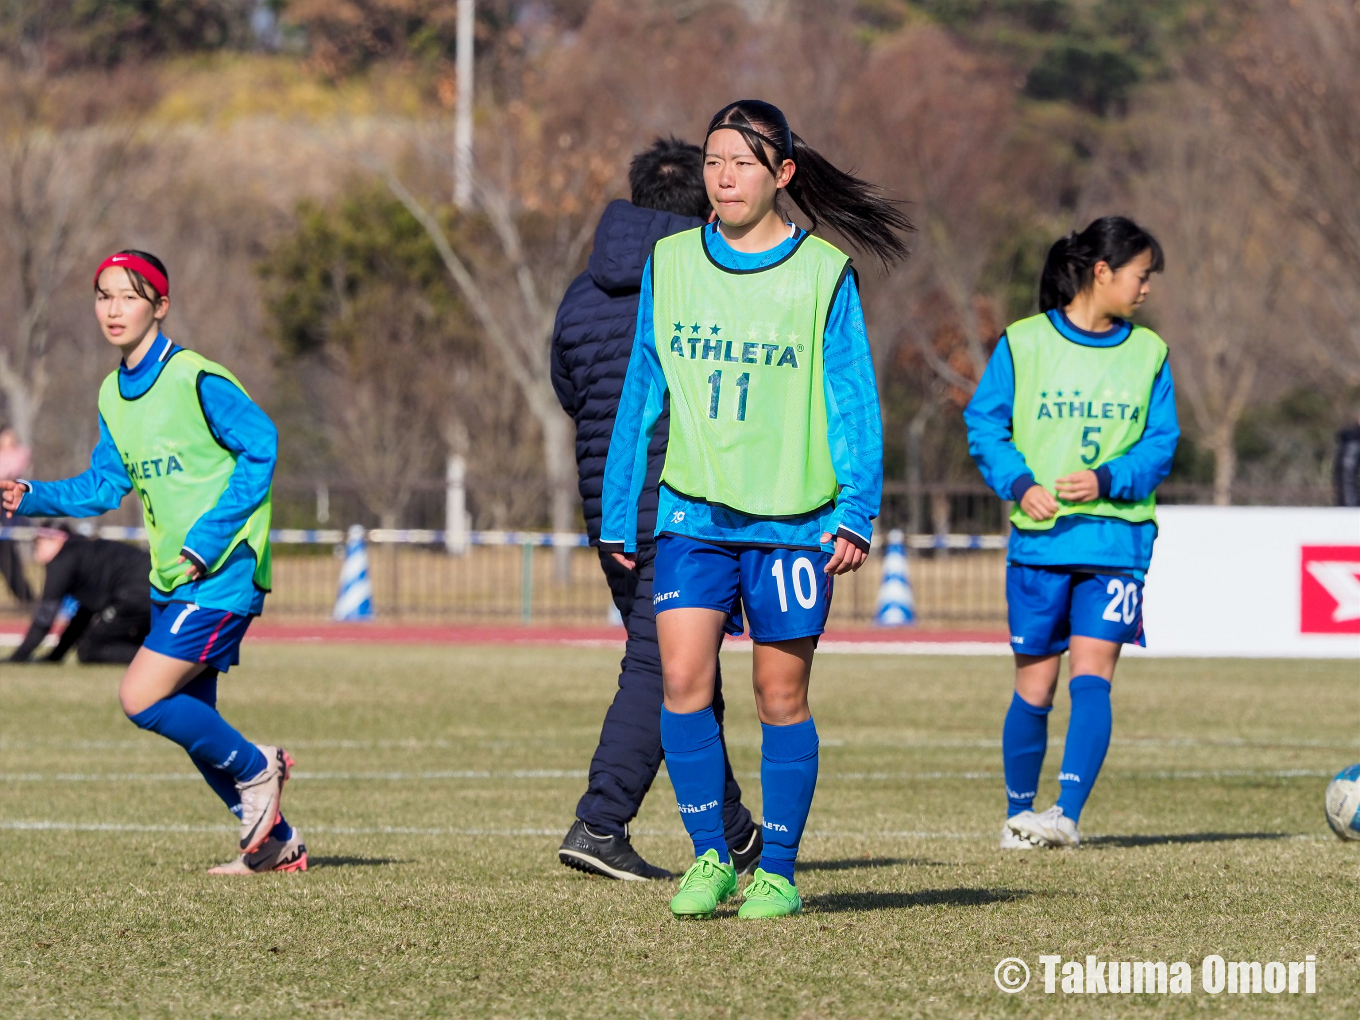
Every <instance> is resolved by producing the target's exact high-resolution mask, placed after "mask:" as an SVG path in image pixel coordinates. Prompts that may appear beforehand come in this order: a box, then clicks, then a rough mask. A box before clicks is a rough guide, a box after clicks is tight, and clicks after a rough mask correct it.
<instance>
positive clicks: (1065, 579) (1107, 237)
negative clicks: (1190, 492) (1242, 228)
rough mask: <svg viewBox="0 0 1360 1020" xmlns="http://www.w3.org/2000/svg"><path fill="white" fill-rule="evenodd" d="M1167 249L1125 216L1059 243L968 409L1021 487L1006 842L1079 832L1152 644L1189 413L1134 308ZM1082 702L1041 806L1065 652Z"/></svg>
mask: <svg viewBox="0 0 1360 1020" xmlns="http://www.w3.org/2000/svg"><path fill="white" fill-rule="evenodd" d="M1162 265H1163V258H1162V249H1161V246H1160V245H1159V244H1158V243H1157V240H1156V238H1154V237H1153V236H1152V235H1151V234H1149V233H1148V232H1147V231H1145V230H1143V229H1142V228H1141V227H1139V226H1138V225H1137V224H1136V223H1134V222H1133V221H1132V220H1129V219H1126V218H1124V217H1122V216H1107V217H1105V218H1103V219H1098V220H1096V221H1095V222H1094V223H1092V224H1091V225H1090V226H1088V227H1087V228H1086V229H1085V230H1083V231H1082V232H1081V233H1079V234H1077V233H1073V234H1069V235H1068V236H1066V237H1064V238H1062V239H1060V240H1059V241H1057V242H1056V243H1055V244H1054V245H1053V247H1052V248H1051V249H1050V250H1049V253H1048V258H1047V260H1046V261H1045V263H1044V271H1043V278H1042V280H1041V282H1040V287H1039V307H1040V309H1041V311H1040V314H1038V315H1035V316H1031V317H1030V318H1028V319H1021V320H1020V321H1019V322H1016V323H1012V324H1011V325H1010V326H1009V327H1008V328H1007V329H1006V332H1005V333H1004V334H1002V336H1001V339H1000V341H999V342H998V343H997V346H996V350H995V351H993V352H992V357H991V360H990V361H989V362H988V365H987V369H986V371H985V372H984V373H983V375H982V379H981V380H980V381H979V383H978V387H977V390H976V391H975V392H974V394H973V397H972V399H971V400H970V401H969V403H968V407H967V409H966V410H965V411H964V420H965V421H966V422H967V424H968V448H969V451H970V452H971V453H972V454H973V457H974V459H975V460H976V461H977V465H978V468H979V469H980V470H981V471H982V475H983V477H984V478H985V479H986V480H987V484H988V485H990V486H991V487H992V488H993V489H994V490H995V491H996V493H997V495H999V496H1000V497H1001V498H1002V499H1009V500H1014V501H1015V509H1014V511H1013V512H1012V513H1011V524H1012V531H1011V537H1010V544H1009V550H1008V552H1007V561H1008V562H1007V566H1006V603H1007V607H1008V614H1009V618H1010V633H1011V649H1012V651H1013V652H1014V653H1015V693H1014V695H1013V696H1012V698H1011V705H1010V709H1009V711H1008V712H1007V714H1006V722H1005V726H1004V728H1003V730H1002V738H1001V754H1002V760H1003V763H1004V768H1005V776H1006V797H1007V802H1008V817H1007V820H1006V824H1005V825H1004V827H1003V828H1002V830H1001V848H1002V849H1003V850H1023V849H1027V848H1029V847H1036V846H1038V847H1075V846H1077V845H1078V844H1079V843H1080V842H1081V837H1080V835H1079V834H1078V831H1077V822H1078V819H1079V818H1080V816H1081V811H1082V808H1083V807H1084V806H1085V804H1086V799H1087V797H1088V796H1089V795H1090V793H1091V787H1092V786H1093V785H1094V783H1095V781H1096V776H1097V775H1098V774H1099V772H1100V767H1101V764H1102V763H1103V762H1104V761H1105V752H1106V750H1107V749H1108V748H1109V746H1110V731H1111V727H1112V716H1111V710H1110V681H1111V680H1113V679H1114V671H1115V666H1116V664H1117V663H1118V661H1119V652H1120V649H1121V648H1122V647H1123V646H1124V645H1125V644H1129V643H1133V644H1138V645H1142V644H1145V639H1144V636H1143V606H1142V603H1143V578H1144V575H1145V574H1146V572H1147V569H1148V566H1149V564H1150V563H1151V561H1152V544H1153V541H1154V539H1156V537H1157V520H1156V515H1155V512H1154V505H1155V497H1154V492H1155V490H1156V488H1157V486H1158V485H1159V484H1160V483H1161V481H1162V479H1164V478H1165V477H1166V475H1167V473H1168V472H1169V471H1170V470H1171V460H1172V457H1173V456H1174V455H1175V452H1176V441H1177V440H1178V439H1179V437H1180V427H1179V425H1178V424H1177V421H1176V393H1175V388H1174V386H1173V384H1172V380H1171V369H1170V367H1169V366H1168V365H1167V360H1166V355H1167V350H1166V344H1165V343H1163V342H1162V339H1161V337H1159V336H1158V335H1157V334H1156V333H1154V332H1152V330H1150V329H1147V328H1146V327H1144V326H1137V325H1134V324H1133V323H1132V322H1131V321H1130V320H1131V319H1132V317H1133V315H1134V314H1135V313H1136V312H1137V310H1138V308H1139V306H1140V305H1142V303H1143V301H1144V299H1145V298H1146V297H1147V294H1148V280H1149V278H1150V277H1151V275H1152V274H1153V273H1157V272H1161V270H1162ZM1064 651H1066V652H1068V653H1069V655H1070V657H1071V681H1070V682H1069V684H1068V691H1069V692H1070V694H1071V697H1072V715H1071V719H1070V721H1069V722H1068V726H1067V740H1066V745H1065V747H1064V749H1063V760H1062V769H1061V770H1060V771H1059V773H1058V782H1059V784H1060V785H1061V788H1062V790H1061V795H1060V796H1059V797H1058V802H1057V803H1056V804H1055V805H1053V806H1052V807H1050V808H1048V809H1047V810H1045V811H1042V812H1038V813H1036V812H1035V811H1034V798H1035V795H1036V791H1037V789H1038V785H1039V772H1040V769H1041V768H1042V766H1043V762H1044V751H1045V750H1046V749H1047V747H1048V714H1049V712H1050V711H1051V710H1052V707H1053V695H1054V692H1055V691H1056V689H1057V685H1058V667H1059V665H1060V664H1061V660H1062V655H1063V652H1064Z"/></svg>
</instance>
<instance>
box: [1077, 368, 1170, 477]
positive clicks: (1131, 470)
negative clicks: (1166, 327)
mask: <svg viewBox="0 0 1360 1020" xmlns="http://www.w3.org/2000/svg"><path fill="white" fill-rule="evenodd" d="M1180 436H1181V429H1180V422H1179V420H1178V418H1177V416H1176V391H1175V387H1174V385H1173V383H1172V380H1171V370H1170V368H1169V367H1168V366H1167V365H1165V364H1163V366H1162V370H1161V371H1160V372H1159V373H1158V374H1157V379H1156V381H1155V382H1154V383H1153V386H1152V396H1151V398H1150V399H1149V401H1148V415H1147V425H1146V426H1145V427H1144V429H1143V434H1142V435H1141V436H1140V437H1139V438H1138V441H1137V442H1136V443H1134V444H1133V445H1132V446H1131V447H1129V449H1128V450H1127V451H1125V453H1124V454H1123V456H1120V457H1116V458H1115V459H1114V460H1111V461H1109V462H1107V463H1106V464H1104V465H1102V467H1101V468H1100V469H1099V470H1098V471H1097V472H1096V474H1097V477H1098V478H1100V479H1101V495H1103V496H1108V497H1109V498H1110V499H1114V500H1119V501H1121V502H1137V501H1138V500H1141V499H1146V498H1147V497H1148V496H1149V495H1151V494H1152V492H1153V491H1154V490H1155V489H1156V488H1157V486H1159V485H1161V484H1162V482H1163V481H1165V480H1166V476H1167V475H1168V474H1170V473H1171V465H1172V463H1173V461H1174V460H1175V458H1176V445H1177V443H1179V442H1180ZM1107 479H1108V484H1106V480H1107Z"/></svg>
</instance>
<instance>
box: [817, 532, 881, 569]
mask: <svg viewBox="0 0 1360 1020" xmlns="http://www.w3.org/2000/svg"><path fill="white" fill-rule="evenodd" d="M822 541H823V542H830V541H831V532H829V531H826V532H823V533H822ZM868 558H869V554H868V553H866V552H865V551H864V550H863V549H861V548H860V547H859V546H857V545H855V543H854V542H852V541H850V540H849V539H848V538H841V537H839V536H837V538H836V551H835V552H833V553H832V554H831V559H830V561H829V562H828V563H827V565H826V572H827V573H828V574H830V575H831V576H832V577H835V576H836V575H837V574H846V573H849V572H850V571H852V570H858V569H859V568H860V567H862V566H864V561H865V560H867V559H868Z"/></svg>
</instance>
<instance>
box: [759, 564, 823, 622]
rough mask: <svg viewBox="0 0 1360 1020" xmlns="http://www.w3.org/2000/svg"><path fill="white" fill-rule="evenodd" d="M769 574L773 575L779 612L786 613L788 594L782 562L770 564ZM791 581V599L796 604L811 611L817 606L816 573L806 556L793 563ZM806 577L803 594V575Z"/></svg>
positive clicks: (787, 609)
mask: <svg viewBox="0 0 1360 1020" xmlns="http://www.w3.org/2000/svg"><path fill="white" fill-rule="evenodd" d="M770 573H771V574H773V575H774V583H775V587H777V588H778V589H779V611H780V612H781V613H787V612H788V611H789V593H788V590H787V589H786V588H785V587H784V561H783V560H775V561H774V563H772V564H770ZM790 574H791V575H792V580H793V597H794V598H796V599H797V600H798V604H799V605H800V606H802V607H803V608H804V609H811V608H812V607H813V606H815V605H816V604H817V571H816V569H815V568H814V567H813V566H812V561H811V560H810V559H808V558H807V557H806V556H799V557H798V558H797V559H796V560H794V561H793V569H792V570H791V571H790ZM804 574H806V575H807V594H806V595H804V594H803V575H804Z"/></svg>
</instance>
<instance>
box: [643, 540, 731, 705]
mask: <svg viewBox="0 0 1360 1020" xmlns="http://www.w3.org/2000/svg"><path fill="white" fill-rule="evenodd" d="M740 586H741V578H740V564H739V561H738V554H737V551H736V550H733V549H729V548H726V547H724V546H720V545H714V544H712V543H711V542H700V541H698V540H697V539H692V538H685V537H683V536H680V535H662V536H660V537H659V538H658V539H657V541H656V566H655V573H654V577H653V580H652V608H653V609H654V610H655V612H656V633H657V641H658V644H659V645H660V647H661V675H662V682H663V683H664V685H665V689H666V702H667V705H670V704H671V702H672V701H673V700H675V699H676V698H677V697H681V698H682V699H683V700H688V698H687V697H686V696H685V694H684V693H683V692H682V691H681V688H690V687H694V686H696V685H697V686H699V687H705V686H706V687H707V688H709V689H710V691H709V694H708V695H707V697H708V699H711V696H712V695H711V687H712V685H713V680H714V676H715V675H716V672H717V663H718V642H719V641H720V640H721V637H722V633H723V631H724V630H726V631H727V632H728V633H737V634H740V633H741V627H740V624H735V626H736V630H735V631H733V629H732V628H733V626H734V622H733V619H732V615H731V614H733V613H738V614H739V608H738V607H739V605H740V594H739V593H740ZM695 610H699V611H700V612H695ZM690 693H693V694H694V695H695V696H696V697H699V700H700V701H703V704H708V700H705V699H704V697H703V696H702V694H703V692H702V691H698V690H695V691H693V692H690ZM672 711H675V709H674V708H673V709H672Z"/></svg>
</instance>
